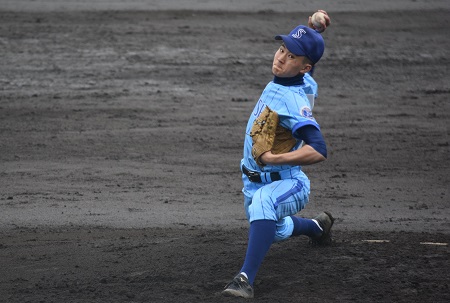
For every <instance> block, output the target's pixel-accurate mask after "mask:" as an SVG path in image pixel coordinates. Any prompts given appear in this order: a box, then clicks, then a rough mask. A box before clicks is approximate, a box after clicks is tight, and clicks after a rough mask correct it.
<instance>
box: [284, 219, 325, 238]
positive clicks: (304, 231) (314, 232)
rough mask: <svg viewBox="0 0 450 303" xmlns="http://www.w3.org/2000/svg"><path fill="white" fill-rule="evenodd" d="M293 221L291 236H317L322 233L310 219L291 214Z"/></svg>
mask: <svg viewBox="0 0 450 303" xmlns="http://www.w3.org/2000/svg"><path fill="white" fill-rule="evenodd" d="M291 218H292V221H293V222H294V231H293V232H292V235H293V236H299V235H305V236H308V237H314V236H318V235H320V234H321V233H322V229H321V228H320V227H319V226H318V225H317V224H316V222H314V221H313V220H312V219H305V218H300V217H295V216H291Z"/></svg>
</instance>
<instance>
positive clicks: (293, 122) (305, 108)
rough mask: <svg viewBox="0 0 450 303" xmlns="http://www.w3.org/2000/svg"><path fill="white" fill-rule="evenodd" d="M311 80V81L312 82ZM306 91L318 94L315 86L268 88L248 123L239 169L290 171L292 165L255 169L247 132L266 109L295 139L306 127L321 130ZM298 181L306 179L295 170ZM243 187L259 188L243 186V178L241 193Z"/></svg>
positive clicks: (268, 85) (296, 147) (249, 184)
mask: <svg viewBox="0 0 450 303" xmlns="http://www.w3.org/2000/svg"><path fill="white" fill-rule="evenodd" d="M310 80H312V81H314V80H313V79H312V78H311V79H310ZM314 83H315V82H314ZM305 89H306V90H307V91H308V92H310V93H311V94H312V95H314V96H315V95H316V94H317V85H315V86H313V85H311V82H310V83H307V82H306V83H304V84H303V85H295V86H283V85H280V84H277V83H275V82H274V81H271V82H269V84H267V86H266V87H265V89H264V91H263V93H262V94H261V97H260V98H259V100H258V102H257V103H256V105H255V107H254V109H253V112H252V114H251V115H250V118H249V120H248V124H247V127H246V135H245V140H244V155H243V159H242V160H241V165H242V164H243V165H244V166H245V167H247V168H248V169H250V170H253V171H259V172H276V171H282V170H287V169H291V168H293V166H291V165H277V166H272V165H266V166H264V167H260V166H258V165H257V164H256V162H255V160H254V159H253V156H252V143H253V142H252V138H251V136H250V131H251V129H252V126H253V122H254V120H255V119H256V118H257V117H258V116H259V114H260V113H261V112H262V110H264V108H265V106H268V107H269V108H270V109H271V110H273V111H275V112H277V113H278V117H279V120H280V122H279V123H280V124H281V126H283V127H284V128H287V129H289V130H291V131H292V134H293V135H294V138H295V132H296V130H298V129H299V128H300V127H302V126H305V125H313V126H315V127H316V128H318V129H319V130H320V126H319V124H318V123H317V122H316V120H315V119H314V117H313V115H312V110H311V104H310V101H309V99H308V97H307V95H306V93H305ZM296 139H297V140H298V142H297V144H296V145H295V146H294V148H293V149H292V150H296V149H298V148H299V147H300V145H301V143H302V142H301V140H299V139H298V138H296ZM298 168H299V167H298ZM298 177H299V178H301V179H305V180H306V179H307V177H306V175H304V173H303V172H302V171H301V168H299V169H298ZM246 183H247V184H246ZM246 187H247V188H248V189H249V190H250V188H251V187H255V189H256V187H259V185H257V184H252V183H251V182H246V180H245V177H244V191H245V188H246Z"/></svg>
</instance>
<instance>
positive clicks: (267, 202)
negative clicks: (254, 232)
mask: <svg viewBox="0 0 450 303" xmlns="http://www.w3.org/2000/svg"><path fill="white" fill-rule="evenodd" d="M248 217H249V221H250V222H253V221H256V220H272V221H277V220H278V219H277V215H276V210H275V208H274V204H273V202H272V199H271V198H270V196H257V195H255V196H253V199H252V203H251V204H250V205H249V206H248Z"/></svg>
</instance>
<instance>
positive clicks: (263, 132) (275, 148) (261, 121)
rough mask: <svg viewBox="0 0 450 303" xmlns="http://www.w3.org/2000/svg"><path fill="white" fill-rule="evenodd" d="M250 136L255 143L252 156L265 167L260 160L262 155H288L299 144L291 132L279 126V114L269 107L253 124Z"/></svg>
mask: <svg viewBox="0 0 450 303" xmlns="http://www.w3.org/2000/svg"><path fill="white" fill-rule="evenodd" d="M250 136H251V137H252V141H253V147H252V156H253V159H255V161H256V163H257V164H258V165H259V166H264V165H265V164H264V163H262V162H261V160H260V157H261V155H262V154H264V153H265V152H267V151H272V153H274V154H282V153H287V152H289V151H290V150H291V149H292V148H293V147H294V146H295V144H296V143H297V141H296V140H295V139H294V137H292V133H291V131H290V130H288V129H286V128H284V127H282V126H281V125H280V124H279V117H278V114H277V112H275V111H273V110H271V109H270V108H269V107H268V106H266V107H265V108H264V110H263V111H262V112H261V114H260V115H259V116H258V118H256V119H255V121H254V122H253V126H252V129H251V131H250Z"/></svg>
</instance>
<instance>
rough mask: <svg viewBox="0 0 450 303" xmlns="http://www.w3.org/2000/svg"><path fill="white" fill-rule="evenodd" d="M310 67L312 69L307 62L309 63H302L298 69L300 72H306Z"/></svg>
mask: <svg viewBox="0 0 450 303" xmlns="http://www.w3.org/2000/svg"><path fill="white" fill-rule="evenodd" d="M311 69H312V65H311V64H309V63H305V64H303V66H302V68H301V69H300V72H301V73H302V74H306V73H308V72H309V71H311Z"/></svg>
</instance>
